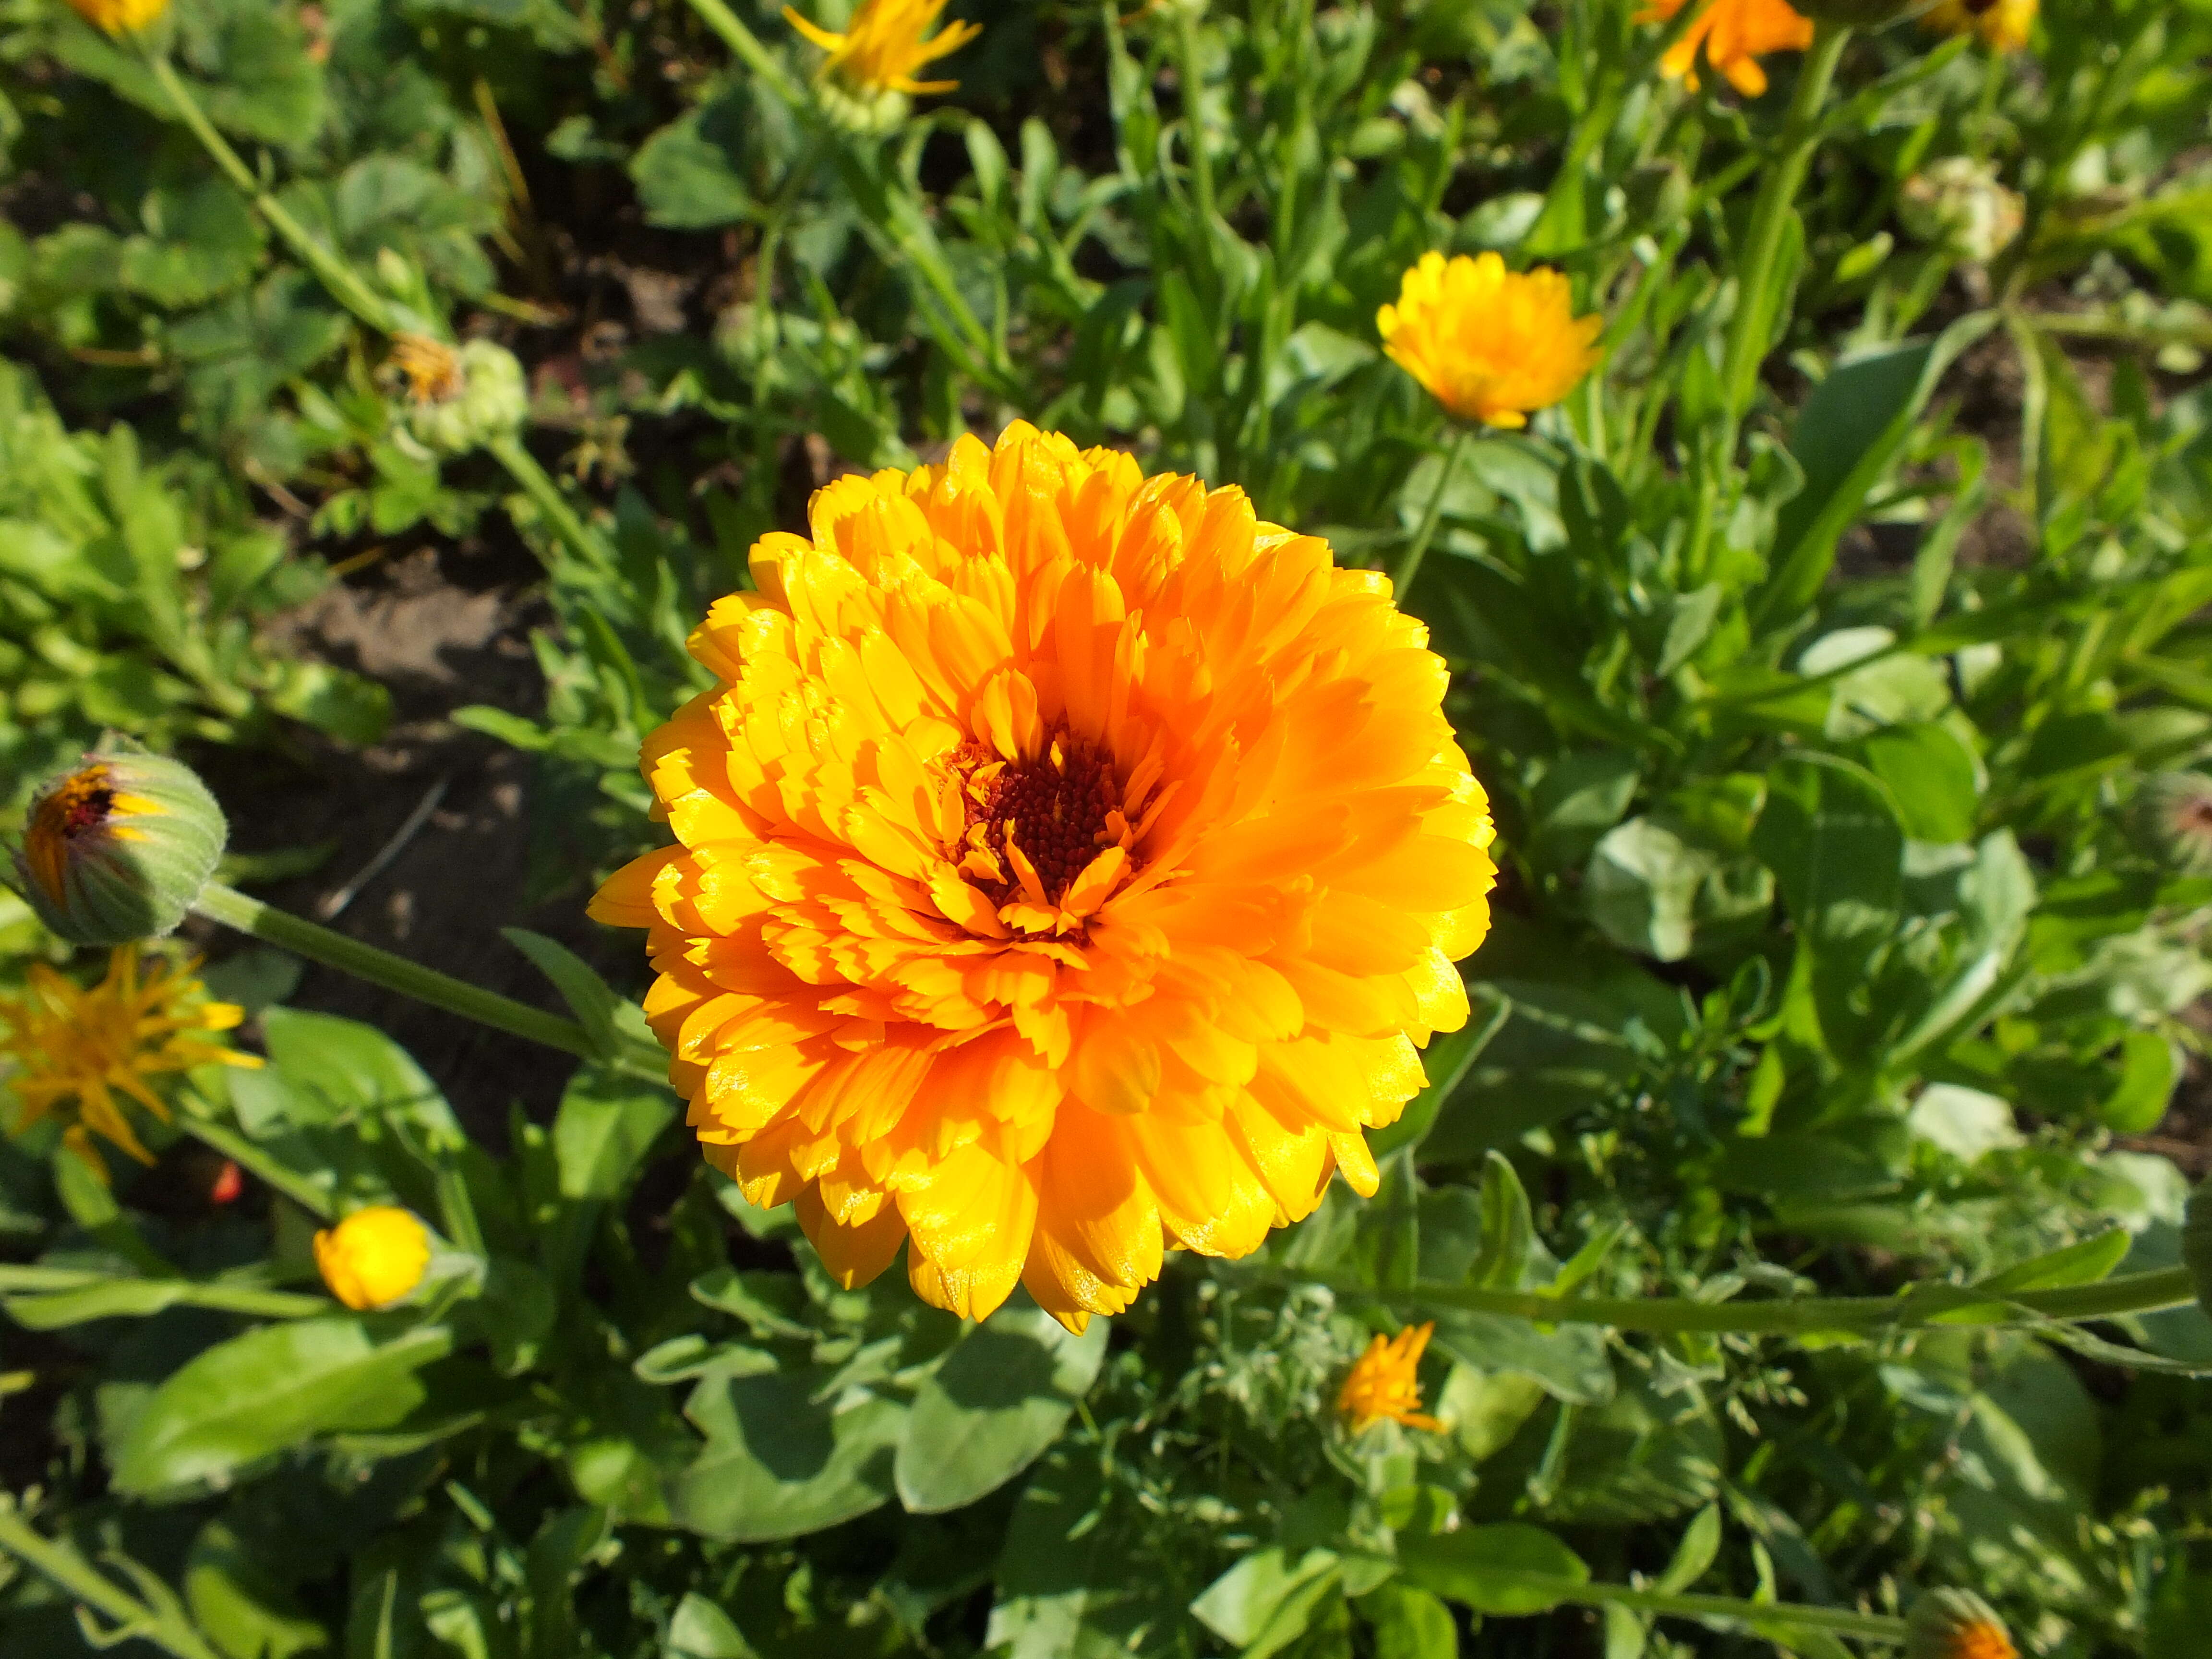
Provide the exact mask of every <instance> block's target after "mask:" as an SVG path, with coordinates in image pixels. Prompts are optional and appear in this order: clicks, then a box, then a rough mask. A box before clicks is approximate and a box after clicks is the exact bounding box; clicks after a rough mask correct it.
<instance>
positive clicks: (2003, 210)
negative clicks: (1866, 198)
mask: <svg viewBox="0 0 2212 1659" xmlns="http://www.w3.org/2000/svg"><path fill="white" fill-rule="evenodd" d="M1897 216H1898V218H1899V220H1901V221H1902V222H1904V225H1905V229H1907V230H1909V231H1911V233H1912V234H1914V235H1915V236H1917V237H1918V238H1919V239H1920V240H1922V241H1923V242H1927V243H1929V244H1930V245H1931V246H1936V247H1941V248H1942V249H1944V250H1945V251H1946V252H1949V253H1951V254H1953V255H1954V256H1955V257H1957V258H1961V259H1971V260H1972V261H1974V262H1975V263H1976V264H1981V263H1983V262H1984V261H1987V260H1990V259H1994V258H1996V256H1997V255H1998V254H2000V253H2002V252H2004V250H2005V249H2006V248H2008V247H2009V246H2011V245H2012V240H2013V238H2015V236H2018V235H2019V234H2020V231H2021V226H2022V225H2024V224H2026V223H2027V204H2025V203H2024V202H2022V201H2021V198H2020V195H2019V193H2018V192H2017V191H2011V190H2008V189H2006V188H2005V186H2004V185H2002V184H2000V183H1998V182H1997V168H1996V162H1994V161H1972V160H1969V159H1968V158H1967V157H1966V156H1964V155H1947V156H1945V157H1944V158H1943V159H1942V161H1937V162H1936V163H1935V164H1933V165H1932V166H1930V167H1929V169H1928V170H1927V171H1926V172H1925V173H1914V174H1913V175H1912V177H1911V178H1910V179H1906V180H1905V188H1904V189H1902V190H1901V191H1899V192H1898V197H1897Z"/></svg>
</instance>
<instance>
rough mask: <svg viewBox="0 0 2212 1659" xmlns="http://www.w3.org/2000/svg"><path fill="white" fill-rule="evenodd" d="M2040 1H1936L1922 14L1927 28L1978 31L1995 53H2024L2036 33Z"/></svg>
mask: <svg viewBox="0 0 2212 1659" xmlns="http://www.w3.org/2000/svg"><path fill="white" fill-rule="evenodd" d="M2038 5H2039V0H1936V4H1935V5H1933V6H1931V7H1930V8H1929V9H1928V10H1927V11H1925V12H1923V13H1922V14H1921V17H1920V21H1921V25H1922V27H1925V28H1931V29H1937V30H1940V31H1942V33H1945V34H1969V33H1972V34H1978V35H1979V36H1981V38H1982V44H1983V45H1984V46H1987V47H1988V48H1989V49H1990V51H1991V52H2021V51H2024V50H2026V49H2027V42H2028V37H2029V36H2030V35H2032V34H2033V33H2034V32H2035V14H2036V11H2037V9H2038Z"/></svg>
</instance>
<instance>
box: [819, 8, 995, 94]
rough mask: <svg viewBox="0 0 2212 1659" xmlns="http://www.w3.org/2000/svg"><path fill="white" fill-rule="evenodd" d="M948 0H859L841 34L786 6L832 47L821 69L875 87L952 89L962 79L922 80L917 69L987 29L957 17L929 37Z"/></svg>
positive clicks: (884, 89) (883, 89) (821, 43)
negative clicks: (941, 31) (917, 74)
mask: <svg viewBox="0 0 2212 1659" xmlns="http://www.w3.org/2000/svg"><path fill="white" fill-rule="evenodd" d="M946 3H947V0H860V9H859V10H857V11H855V12H854V14H853V21H851V22H850V23H848V24H847V25H846V26H845V32H844V33H842V34H836V33H831V32H830V31H829V30H828V29H825V28H823V27H821V26H820V25H819V24H817V23H814V22H811V21H808V20H807V19H806V18H805V17H802V16H800V15H799V13H798V11H797V10H796V9H793V7H790V6H786V7H785V8H784V9H783V18H784V21H786V22H787V23H789V24H790V25H791V27H793V28H795V29H797V30H798V31H799V33H801V34H803V35H805V37H806V38H807V39H808V40H811V41H812V42H813V43H814V44H815V45H816V46H819V47H821V48H822V50H823V51H824V52H828V53H829V57H828V58H826V59H824V60H823V64H822V68H821V70H820V71H819V72H820V73H821V74H823V75H825V76H829V75H835V76H837V77H838V78H839V79H841V80H842V81H844V82H847V83H848V85H851V86H854V87H858V88H863V89H865V90H867V91H872V92H907V93H932V92H951V91H952V90H954V89H955V88H957V87H958V86H959V84H960V83H959V82H957V81H917V80H915V78H914V72H915V70H918V69H920V68H921V67H922V66H923V65H924V64H932V63H934V62H936V60H937V59H939V58H945V57H949V56H951V54H952V53H953V52H957V51H959V50H960V48H961V47H963V46H966V45H967V44H968V43H969V41H970V40H974V39H975V37H976V36H977V35H979V34H981V33H982V32H983V29H982V26H981V24H978V23H962V22H956V23H952V24H949V25H947V26H946V27H945V31H944V33H941V34H939V35H937V36H936V37H935V38H934V39H931V40H925V39H923V37H924V36H925V35H927V34H928V33H929V31H930V29H931V28H932V27H933V26H934V25H935V23H936V21H937V19H938V17H939V14H941V13H942V12H943V11H944V9H945V5H946Z"/></svg>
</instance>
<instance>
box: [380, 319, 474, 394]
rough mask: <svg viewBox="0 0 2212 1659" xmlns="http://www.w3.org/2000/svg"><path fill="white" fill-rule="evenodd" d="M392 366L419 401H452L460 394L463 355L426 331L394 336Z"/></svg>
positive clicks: (408, 392)
mask: <svg viewBox="0 0 2212 1659" xmlns="http://www.w3.org/2000/svg"><path fill="white" fill-rule="evenodd" d="M392 368H395V369H397V370H398V372H399V375H400V378H401V379H402V380H404V381H405V382H406V386H407V395H408V396H409V397H410V398H413V399H414V400H415V401H416V403H418V404H442V403H450V402H451V401H452V400H453V398H458V397H459V396H460V394H461V359H460V354H459V353H458V352H456V351H455V350H454V349H453V347H451V346H449V345H447V343H445V342H444V341H443V340H434V339H432V338H431V337H429V336H428V335H427V334H395V335H393V336H392Z"/></svg>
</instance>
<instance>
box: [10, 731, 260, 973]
mask: <svg viewBox="0 0 2212 1659" xmlns="http://www.w3.org/2000/svg"><path fill="white" fill-rule="evenodd" d="M229 833H230V830H229V826H228V824H226V823H224V822H223V817H222V808H221V807H219V806H217V805H216V801H215V797H214V796H213V795H210V793H208V792H207V786H206V785H205V784H204V783H202V782H201V781H199V779H198V778H197V776H195V775H194V774H193V772H192V769H191V768H190V767H188V766H186V765H185V764H184V763H182V762H181V761H173V760H167V759H164V758H163V757H161V756H159V755H149V754H147V753H145V752H143V750H135V749H125V748H122V747H119V746H118V747H114V748H109V749H104V750H100V751H98V752H95V753H94V754H89V755H87V756H86V757H84V763H83V764H82V765H81V766H79V767H78V768H77V769H76V770H75V771H73V772H70V773H66V774H64V775H63V776H61V777H58V778H55V779H52V780H51V781H48V782H47V783H46V786H45V787H42V788H41V789H40V791H39V793H37V794H36V795H35V796H33V798H32V800H31V818H30V824H29V827H28V828H27V829H25V831H24V833H23V847H22V850H21V852H19V853H18V854H16V855H15V878H16V881H17V883H18V884H19V885H20V886H21V889H22V893H23V896H24V897H25V898H26V899H27V900H29V901H30V905H31V908H33V910H35V911H37V912H38V915H39V920H40V921H43V922H45V923H46V926H47V927H51V928H52V929H53V931H54V932H55V933H58V934H60V935H61V937H62V938H64V939H68V940H69V941H70V943H71V944H73V945H127V944H129V943H130V942H131V940H133V939H149V938H152V937H154V936H155V935H157V934H161V933H168V932H169V931H170V930H171V929H173V928H174V927H176V925H177V924H178V923H179V922H180V921H183V920H184V919H185V912H186V911H187V910H189V909H191V907H192V901H193V900H195V899H197V897H199V896H200V889H201V888H203V887H204V886H206V885H207V882H208V878H209V877H210V876H212V875H213V874H214V873H215V866H216V860H217V859H219V858H221V857H222V848H223V843H224V842H226V841H227V840H228V838H229Z"/></svg>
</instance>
